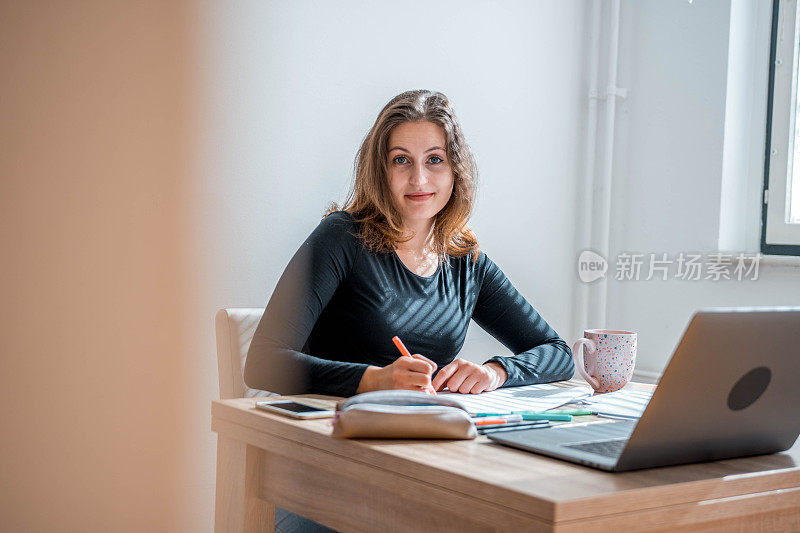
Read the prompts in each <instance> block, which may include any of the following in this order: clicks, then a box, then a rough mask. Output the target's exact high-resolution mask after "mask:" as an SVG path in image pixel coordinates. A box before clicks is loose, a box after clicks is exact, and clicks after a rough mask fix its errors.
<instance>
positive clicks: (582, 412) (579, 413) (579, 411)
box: [511, 409, 597, 416]
mask: <svg viewBox="0 0 800 533" xmlns="http://www.w3.org/2000/svg"><path fill="white" fill-rule="evenodd" d="M511 414H513V415H572V416H583V415H594V414H597V413H595V412H593V411H589V410H588V409H564V410H562V411H511Z"/></svg>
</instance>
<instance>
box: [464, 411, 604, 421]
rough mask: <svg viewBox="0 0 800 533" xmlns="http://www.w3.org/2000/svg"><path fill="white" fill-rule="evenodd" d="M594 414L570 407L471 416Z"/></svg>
mask: <svg viewBox="0 0 800 533" xmlns="http://www.w3.org/2000/svg"><path fill="white" fill-rule="evenodd" d="M593 414H596V413H594V412H593V411H589V410H587V409H571V410H569V409H568V410H564V411H511V412H510V413H476V414H475V415H473V416H476V417H480V416H508V415H548V416H553V415H571V416H583V415H593ZM552 420H559V419H557V418H553V419H552Z"/></svg>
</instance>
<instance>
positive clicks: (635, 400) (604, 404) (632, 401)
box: [581, 389, 653, 418]
mask: <svg viewBox="0 0 800 533" xmlns="http://www.w3.org/2000/svg"><path fill="white" fill-rule="evenodd" d="M652 397H653V391H652V390H633V389H621V390H618V391H615V392H607V393H605V394H595V395H594V396H592V397H590V398H586V399H585V400H583V401H582V402H581V403H582V404H584V405H586V406H587V407H588V408H589V409H591V410H592V411H595V412H597V414H600V415H608V416H612V417H622V418H640V417H641V416H642V413H644V410H645V408H646V407H647V404H648V403H650V398H652Z"/></svg>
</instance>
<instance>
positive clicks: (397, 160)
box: [388, 122, 453, 227]
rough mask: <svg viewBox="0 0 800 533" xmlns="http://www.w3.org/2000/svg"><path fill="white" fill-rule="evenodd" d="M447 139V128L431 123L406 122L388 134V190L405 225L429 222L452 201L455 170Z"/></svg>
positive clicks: (411, 225)
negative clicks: (448, 155)
mask: <svg viewBox="0 0 800 533" xmlns="http://www.w3.org/2000/svg"><path fill="white" fill-rule="evenodd" d="M445 140H446V138H445V133H444V129H443V128H442V127H441V126H439V125H437V124H434V123H432V122H404V123H403V124H400V125H398V126H395V127H394V129H393V130H392V132H391V133H390V134H389V156H388V157H389V161H388V169H389V170H388V180H389V189H390V190H391V192H392V200H393V201H394V205H395V207H397V209H398V210H399V211H400V214H401V215H402V217H403V224H404V225H406V226H410V227H415V226H418V225H419V223H420V222H427V221H430V220H431V219H432V218H433V217H434V216H436V213H438V212H439V211H441V210H442V208H444V206H445V205H447V201H448V200H450V195H451V194H452V193H453V170H452V169H451V167H450V161H449V160H448V159H447V152H446V151H445V145H446V143H445Z"/></svg>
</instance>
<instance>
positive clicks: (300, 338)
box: [244, 211, 574, 396]
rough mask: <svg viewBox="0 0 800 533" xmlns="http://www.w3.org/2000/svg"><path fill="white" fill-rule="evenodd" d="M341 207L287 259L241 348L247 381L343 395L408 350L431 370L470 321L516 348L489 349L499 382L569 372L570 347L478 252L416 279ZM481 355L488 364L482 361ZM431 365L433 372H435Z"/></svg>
mask: <svg viewBox="0 0 800 533" xmlns="http://www.w3.org/2000/svg"><path fill="white" fill-rule="evenodd" d="M357 233H358V225H357V222H355V221H354V219H353V218H352V216H351V215H350V214H349V213H346V212H344V211H337V212H335V213H332V214H330V215H329V216H327V217H325V218H324V219H323V220H322V221H321V222H320V223H319V225H318V226H317V228H316V229H315V230H314V231H313V232H312V233H311V235H310V236H309V237H308V239H306V241H305V242H304V243H303V245H302V246H301V247H300V249H299V250H298V251H297V253H296V254H295V255H294V257H293V258H292V259H291V261H290V262H289V265H288V266H287V267H286V270H285V271H284V273H283V275H282V276H281V278H280V280H279V281H278V284H277V286H276V287H275V290H274V292H273V294H272V297H271V298H270V300H269V303H268V304H267V307H266V310H265V311H264V316H263V317H262V319H261V322H260V323H259V324H258V327H257V328H256V332H255V335H254V337H253V341H252V343H251V345H250V349H249V351H248V353H247V361H246V364H245V371H244V379H245V383H247V385H248V386H249V387H251V388H255V389H262V390H267V391H271V392H277V393H280V394H301V393H317V394H332V395H336V396H351V395H353V394H355V393H356V389H357V388H358V384H359V382H360V381H361V376H362V375H363V373H364V370H365V369H366V368H367V366H369V365H375V366H381V367H382V366H386V365H388V364H390V363H392V362H393V361H394V360H395V359H397V357H399V355H400V354H399V353H398V351H397V348H396V347H395V345H394V344H393V343H392V337H394V336H395V335H398V336H399V337H400V338H401V339H402V340H403V342H404V343H405V345H406V346H407V347H408V349H409V350H410V351H411V353H419V354H422V355H424V356H426V357H428V358H429V359H431V360H433V361H435V362H436V364H437V365H438V368H442V367H443V366H445V365H446V364H447V363H449V362H451V361H452V360H453V359H455V357H456V355H458V352H459V351H460V350H461V347H462V346H463V344H464V338H465V337H466V334H467V327H468V326H469V321H470V318H472V319H473V320H475V322H476V323H477V324H478V325H480V326H481V327H482V328H483V329H484V330H486V331H487V332H488V333H489V334H491V335H492V336H493V337H495V338H496V339H497V340H499V341H500V342H501V343H502V344H503V345H504V346H506V347H507V348H508V349H509V350H511V352H512V353H513V354H515V355H513V356H496V357H492V358H491V359H489V360H488V361H496V362H498V363H500V364H501V365H502V366H503V367H504V368H505V369H506V372H508V380H507V381H506V382H505V384H504V385H503V386H504V387H510V386H517V385H526V384H530V383H542V382H548V381H558V380H563V379H569V378H571V377H572V374H573V371H574V367H573V363H572V352H571V350H570V348H569V346H568V345H567V344H566V343H565V342H564V341H563V340H562V339H561V337H559V335H558V334H557V333H556V332H555V331H554V330H553V328H551V327H550V326H549V325H548V324H547V322H545V320H544V319H543V318H542V317H541V316H540V315H539V313H537V312H536V310H535V309H534V308H533V307H532V306H531V305H530V304H529V303H528V302H527V301H526V300H525V298H524V297H523V296H522V295H521V294H520V293H519V292H518V291H517V290H516V289H515V288H514V286H513V285H512V284H511V282H510V281H509V280H508V278H506V276H505V275H504V274H503V272H502V271H501V270H500V269H499V268H498V267H497V265H495V264H494V263H493V262H492V261H491V260H490V259H489V258H488V257H487V256H486V254H485V253H481V254H480V257H479V258H478V261H477V262H473V261H472V259H471V258H470V256H469V255H467V256H464V257H452V256H451V257H449V263H450V265H449V266H448V265H447V263H446V262H440V265H439V268H438V270H437V271H436V273H435V274H433V275H432V276H430V277H422V276H419V275H417V274H415V273H413V272H411V270H409V269H408V268H407V267H406V266H405V265H404V264H403V263H402V261H400V258H399V257H398V256H397V254H396V253H394V252H392V253H374V252H372V251H370V250H368V249H366V248H364V247H363V246H362V244H361V241H360V240H359V238H358V237H357ZM488 361H487V362H488ZM437 371H438V369H437Z"/></svg>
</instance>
